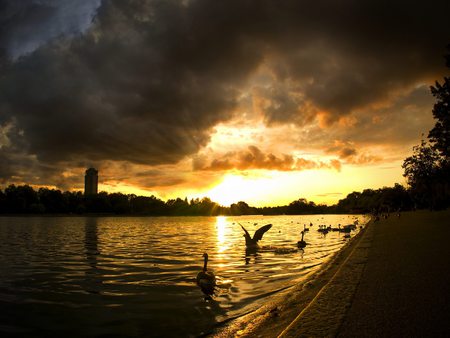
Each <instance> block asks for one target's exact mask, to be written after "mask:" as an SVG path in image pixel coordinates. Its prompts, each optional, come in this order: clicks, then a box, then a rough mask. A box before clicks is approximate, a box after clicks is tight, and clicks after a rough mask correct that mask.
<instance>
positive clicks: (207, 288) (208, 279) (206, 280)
mask: <svg viewBox="0 0 450 338" xmlns="http://www.w3.org/2000/svg"><path fill="white" fill-rule="evenodd" d="M203 258H204V263H203V270H202V271H200V272H199V273H198V274H197V285H198V286H199V287H200V289H201V290H202V291H203V293H204V294H205V295H208V296H210V295H212V294H214V288H215V287H216V276H214V273H213V272H212V271H208V254H207V253H206V252H205V253H204V254H203Z"/></svg>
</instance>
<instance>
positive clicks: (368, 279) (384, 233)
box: [337, 211, 450, 337]
mask: <svg viewBox="0 0 450 338" xmlns="http://www.w3.org/2000/svg"><path fill="white" fill-rule="evenodd" d="M337 336H338V337H450V212H449V211H445V212H436V213H427V212H411V213H404V214H403V215H402V216H401V217H400V218H397V217H394V216H391V218H388V219H387V220H382V221H380V222H377V223H375V224H374V225H373V241H372V245H371V249H370V251H369V254H368V257H367V262H366V265H365V268H364V271H363V273H362V276H361V279H360V283H359V285H358V286H357V288H356V292H355V294H354V297H353V299H352V301H351V305H350V308H349V310H348V311H347V313H346V316H345V318H344V321H343V323H342V325H341V326H340V328H339V329H338V334H337Z"/></svg>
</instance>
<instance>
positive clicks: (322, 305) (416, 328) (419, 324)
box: [211, 209, 450, 338]
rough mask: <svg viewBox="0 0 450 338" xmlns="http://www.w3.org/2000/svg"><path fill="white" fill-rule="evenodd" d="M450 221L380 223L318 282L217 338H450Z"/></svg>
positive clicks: (408, 215)
mask: <svg viewBox="0 0 450 338" xmlns="http://www.w3.org/2000/svg"><path fill="white" fill-rule="evenodd" d="M449 220H450V210H449V209H447V210H443V211H425V210H422V211H409V212H403V213H401V216H400V217H397V216H396V215H391V216H390V217H388V218H386V219H385V218H383V219H380V220H379V221H375V220H374V219H372V220H370V221H369V222H368V223H367V225H366V226H365V227H364V228H363V229H362V230H361V231H360V233H359V234H358V237H356V236H355V237H354V238H353V240H352V241H351V242H349V244H348V245H347V246H345V247H344V248H342V250H340V251H339V252H338V253H336V255H335V256H334V257H333V258H332V259H331V260H330V261H329V262H328V263H327V264H326V265H325V266H324V267H323V269H321V270H320V271H318V272H316V273H315V274H314V275H312V276H311V279H309V278H308V280H307V281H305V283H300V284H298V285H296V286H295V287H293V288H292V289H291V290H289V291H288V292H286V293H285V294H284V295H283V296H282V297H278V298H277V299H276V300H275V301H272V302H270V303H268V304H266V306H264V307H263V308H261V309H258V310H257V311H255V312H254V313H252V314H249V315H245V316H243V317H241V318H239V319H237V320H235V321H233V322H232V323H230V324H228V325H226V326H225V327H224V328H218V329H217V330H216V331H215V332H213V333H212V334H211V336H212V337H220V338H222V337H228V336H238V337H271V338H272V337H278V338H290V337H331V336H332V337H336V336H338V337H360V336H385V337H406V336H430V335H431V334H432V333H434V336H448V335H449V334H450V324H448V323H450V313H449V312H448V304H450V292H448V291H447V290H448V284H449V283H450V271H449V270H447V269H445V264H446V263H448V262H447V259H448V257H450V247H449V246H448V245H447V242H446V240H447V238H448V237H449V236H450V222H449ZM418 291H419V292H418Z"/></svg>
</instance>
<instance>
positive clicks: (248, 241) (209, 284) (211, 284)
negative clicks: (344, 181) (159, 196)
mask: <svg viewBox="0 0 450 338" xmlns="http://www.w3.org/2000/svg"><path fill="white" fill-rule="evenodd" d="M238 224H239V225H240V226H241V228H242V230H244V237H245V248H246V253H256V251H257V250H258V248H259V245H258V241H260V240H261V239H262V237H263V235H264V234H265V233H266V232H267V231H268V230H269V229H270V228H272V224H266V225H264V226H262V227H260V228H259V229H258V230H256V231H255V233H254V234H253V237H251V236H250V234H249V232H248V231H247V230H246V229H245V228H244V226H243V225H242V224H240V223H238ZM255 225H257V224H256V223H255ZM357 225H358V220H356V221H355V222H354V223H353V224H348V225H345V226H341V224H339V225H338V227H332V226H331V225H329V226H327V225H319V228H318V229H317V231H318V232H320V233H322V234H323V235H326V234H327V233H328V232H330V231H336V232H341V233H345V235H344V238H350V232H351V231H352V230H355V229H356V227H357ZM312 226H313V224H312V223H311V222H310V224H309V227H307V226H306V224H304V225H303V230H302V231H301V232H300V234H301V239H300V240H299V241H298V242H297V247H298V248H299V249H300V250H303V249H304V248H305V247H306V246H307V245H308V243H307V242H306V241H305V240H304V236H305V233H306V232H308V231H309V228H310V227H312ZM197 285H198V286H199V287H200V289H201V290H202V291H203V293H204V294H205V295H206V296H211V295H212V294H214V289H215V287H216V277H215V275H214V273H213V272H212V271H211V270H208V254H207V253H204V254H203V269H202V271H200V272H199V273H198V274H197Z"/></svg>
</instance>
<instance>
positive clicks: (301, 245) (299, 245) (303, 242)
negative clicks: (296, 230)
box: [297, 231, 307, 249]
mask: <svg viewBox="0 0 450 338" xmlns="http://www.w3.org/2000/svg"><path fill="white" fill-rule="evenodd" d="M300 233H301V234H302V239H301V240H299V241H298V242H297V246H298V247H299V248H300V249H303V248H304V247H305V246H306V245H307V243H306V242H305V241H304V240H303V236H305V232H304V231H301V232H300Z"/></svg>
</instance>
